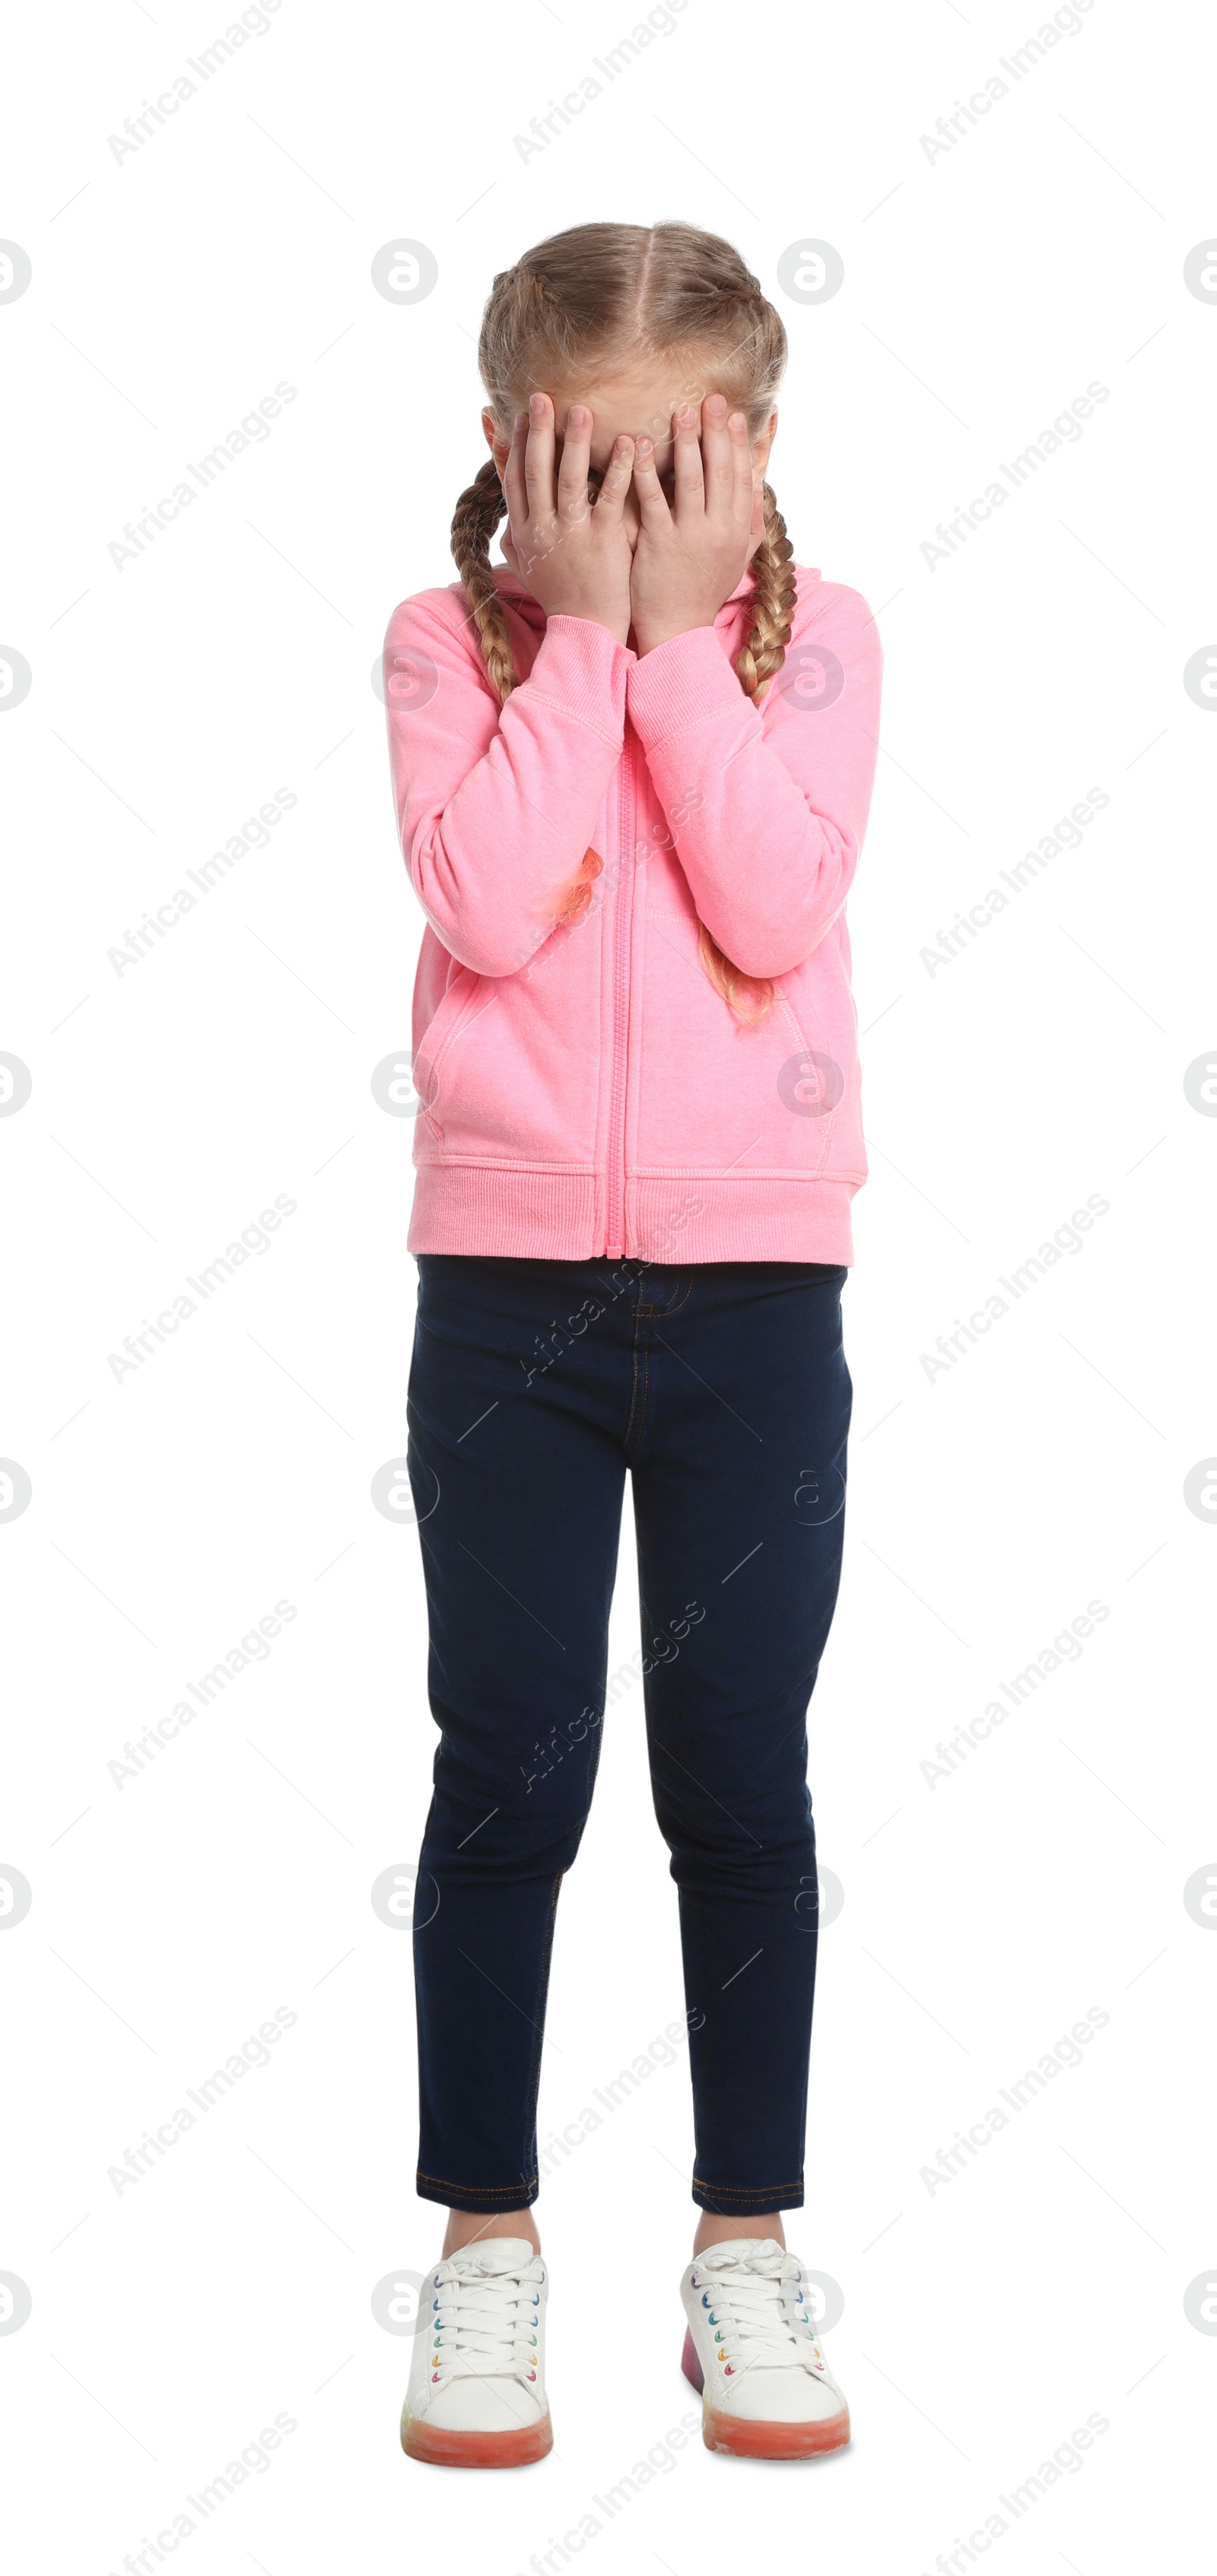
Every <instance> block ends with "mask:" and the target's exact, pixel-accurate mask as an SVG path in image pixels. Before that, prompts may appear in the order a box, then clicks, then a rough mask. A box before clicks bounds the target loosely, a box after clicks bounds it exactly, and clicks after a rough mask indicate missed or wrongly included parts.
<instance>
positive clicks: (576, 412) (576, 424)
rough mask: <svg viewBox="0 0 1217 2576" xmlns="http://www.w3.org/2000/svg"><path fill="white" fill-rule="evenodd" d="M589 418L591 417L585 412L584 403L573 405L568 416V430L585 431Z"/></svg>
mask: <svg viewBox="0 0 1217 2576" xmlns="http://www.w3.org/2000/svg"><path fill="white" fill-rule="evenodd" d="M588 417H589V415H588V413H587V412H586V411H585V410H584V408H583V405H582V403H572V404H571V407H570V410H569V411H568V413H567V415H566V426H567V428H568V429H583V428H584V427H585V426H586V424H587V420H588Z"/></svg>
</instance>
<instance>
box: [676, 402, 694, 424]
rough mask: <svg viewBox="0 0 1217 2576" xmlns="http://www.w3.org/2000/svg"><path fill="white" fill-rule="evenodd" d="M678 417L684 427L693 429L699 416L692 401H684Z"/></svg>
mask: <svg viewBox="0 0 1217 2576" xmlns="http://www.w3.org/2000/svg"><path fill="white" fill-rule="evenodd" d="M676 417H677V419H678V421H679V422H680V425H681V428H682V429H691V428H692V426H693V423H694V421H695V420H696V418H697V414H696V412H695V411H694V409H693V405H692V403H682V404H681V406H680V409H679V411H678V412H677V414H676Z"/></svg>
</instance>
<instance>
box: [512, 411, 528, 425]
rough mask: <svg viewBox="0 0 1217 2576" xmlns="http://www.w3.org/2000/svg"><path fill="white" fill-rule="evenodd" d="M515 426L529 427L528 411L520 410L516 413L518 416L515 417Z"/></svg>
mask: <svg viewBox="0 0 1217 2576" xmlns="http://www.w3.org/2000/svg"><path fill="white" fill-rule="evenodd" d="M515 426H516V428H517V429H527V427H528V414H527V412H526V411H518V412H517V413H516V417H515Z"/></svg>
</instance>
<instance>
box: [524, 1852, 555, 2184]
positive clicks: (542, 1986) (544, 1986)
mask: <svg viewBox="0 0 1217 2576" xmlns="http://www.w3.org/2000/svg"><path fill="white" fill-rule="evenodd" d="M562 1879H563V1872H562V1871H561V1870H559V1871H558V1874H557V1877H556V1878H555V1880H554V1886H553V1894H552V1896H551V1897H550V1900H549V1913H548V1915H547V1916H546V1920H545V1931H544V1934H543V1936H542V1942H541V1961H540V1973H539V1975H538V1978H537V1996H536V2004H537V2009H536V2012H535V2014H534V2016H533V2022H534V2028H535V2031H536V2038H535V2041H534V2043H533V2052H532V2065H531V2067H530V2068H529V2074H528V2087H529V2100H528V2130H529V2134H530V2135H532V2134H533V2133H534V2132H535V2130H536V2125H537V2096H538V2094H539V2092H540V2089H541V2050H542V2047H543V2045H544V2040H545V2005H546V2000H547V1997H548V1994H549V1963H550V1958H551V1956H552V1953H553V1946H554V1922H555V1918H556V1916H557V1911H558V1897H559V1893H560V1891H561V1887H562ZM534 2180H535V2176H534Z"/></svg>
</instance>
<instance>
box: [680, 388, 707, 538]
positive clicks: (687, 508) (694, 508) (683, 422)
mask: <svg viewBox="0 0 1217 2576" xmlns="http://www.w3.org/2000/svg"><path fill="white" fill-rule="evenodd" d="M700 427H701V424H700V421H699V419H698V414H697V411H696V408H695V406H694V405H693V404H692V403H682V404H681V405H680V408H679V410H677V411H674V412H673V414H672V438H673V458H672V465H673V478H674V482H675V486H676V490H675V502H676V516H677V518H678V519H681V518H686V519H699V518H701V516H702V514H703V512H704V510H705V506H706V486H705V477H704V475H703V473H702V459H701V438H700V435H699V432H700Z"/></svg>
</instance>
